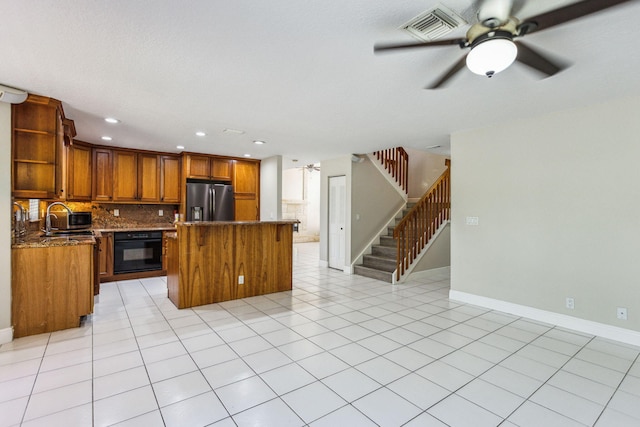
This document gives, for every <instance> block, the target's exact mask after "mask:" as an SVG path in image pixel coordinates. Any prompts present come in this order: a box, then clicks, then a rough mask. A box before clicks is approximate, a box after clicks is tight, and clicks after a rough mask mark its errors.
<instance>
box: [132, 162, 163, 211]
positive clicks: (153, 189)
mask: <svg viewBox="0 0 640 427" xmlns="http://www.w3.org/2000/svg"><path fill="white" fill-rule="evenodd" d="M159 157H160V156H158V155H157V154H146V153H138V191H137V193H138V197H137V199H138V200H140V201H141V202H157V201H159V200H160V160H159Z"/></svg>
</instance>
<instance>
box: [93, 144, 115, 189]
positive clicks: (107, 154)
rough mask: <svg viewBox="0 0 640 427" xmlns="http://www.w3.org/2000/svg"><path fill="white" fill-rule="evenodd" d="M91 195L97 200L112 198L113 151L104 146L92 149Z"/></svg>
mask: <svg viewBox="0 0 640 427" xmlns="http://www.w3.org/2000/svg"><path fill="white" fill-rule="evenodd" d="M92 175H93V196H92V199H93V200H95V201H98V202H110V201H111V200H112V199H113V153H112V152H111V150H108V149H106V148H94V149H93V170H92Z"/></svg>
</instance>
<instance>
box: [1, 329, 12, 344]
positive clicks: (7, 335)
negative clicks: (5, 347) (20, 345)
mask: <svg viewBox="0 0 640 427" xmlns="http://www.w3.org/2000/svg"><path fill="white" fill-rule="evenodd" d="M11 341H13V328H12V327H9V328H4V329H0V344H6V343H8V342H11Z"/></svg>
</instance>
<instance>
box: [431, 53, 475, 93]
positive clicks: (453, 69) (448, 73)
mask: <svg viewBox="0 0 640 427" xmlns="http://www.w3.org/2000/svg"><path fill="white" fill-rule="evenodd" d="M466 63H467V55H465V56H463V57H462V58H460V60H459V61H458V62H456V63H455V64H453V66H452V67H451V68H449V69H448V70H447V71H446V72H445V73H444V74H443V75H442V77H440V78H439V79H438V80H437V81H435V82H433V83H432V84H431V86H427V87H426V88H425V89H438V88H440V87H441V86H442V85H444V84H445V83H446V82H447V81H448V80H449V79H450V78H451V77H453V76H454V75H455V74H456V73H457V72H458V71H460V70H462V69H463V68H464V67H465V65H466Z"/></svg>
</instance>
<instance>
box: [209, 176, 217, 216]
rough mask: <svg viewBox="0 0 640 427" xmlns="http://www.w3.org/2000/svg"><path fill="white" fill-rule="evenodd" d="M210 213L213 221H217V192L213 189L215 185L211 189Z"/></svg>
mask: <svg viewBox="0 0 640 427" xmlns="http://www.w3.org/2000/svg"><path fill="white" fill-rule="evenodd" d="M209 203H210V206H209V212H210V217H211V221H215V220H216V190H215V188H213V185H212V186H210V187H209Z"/></svg>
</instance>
